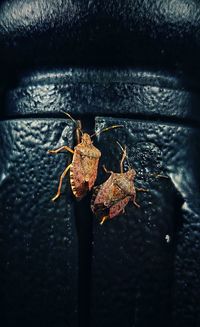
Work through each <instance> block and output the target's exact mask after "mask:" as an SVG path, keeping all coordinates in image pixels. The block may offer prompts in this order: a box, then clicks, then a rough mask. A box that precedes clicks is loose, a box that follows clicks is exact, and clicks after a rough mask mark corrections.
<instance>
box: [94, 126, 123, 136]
mask: <svg viewBox="0 0 200 327" xmlns="http://www.w3.org/2000/svg"><path fill="white" fill-rule="evenodd" d="M120 127H124V125H113V126H109V127H106V128H103V129H101V130H100V131H98V132H96V133H94V134H92V135H90V137H91V138H92V137H94V136H97V135H99V134H101V133H103V132H107V131H109V130H110V129H114V128H120Z"/></svg>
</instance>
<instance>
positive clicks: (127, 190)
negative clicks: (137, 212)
mask: <svg viewBox="0 0 200 327" xmlns="http://www.w3.org/2000/svg"><path fill="white" fill-rule="evenodd" d="M125 158H126V148H125V149H123V155H122V159H121V162H120V173H114V172H113V171H108V170H107V169H106V168H105V166H104V170H105V171H106V173H109V174H111V175H110V177H109V178H108V179H107V180H106V181H105V182H104V183H103V184H101V185H100V186H97V187H95V188H94V194H93V198H92V201H91V209H92V212H93V213H94V214H96V215H97V216H99V215H100V218H101V222H100V224H103V223H104V221H105V220H107V219H112V218H114V217H116V216H118V215H119V214H120V213H123V212H124V208H125V207H126V205H127V204H128V202H129V201H133V204H134V205H135V206H136V207H137V208H139V207H140V205H139V204H138V203H137V202H136V191H141V192H147V190H145V189H143V188H137V187H135V186H134V178H135V176H136V171H135V170H134V169H129V170H128V171H127V172H123V162H124V160H125ZM105 212H106V213H105Z"/></svg>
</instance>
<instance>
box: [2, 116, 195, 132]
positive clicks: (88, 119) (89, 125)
mask: <svg viewBox="0 0 200 327" xmlns="http://www.w3.org/2000/svg"><path fill="white" fill-rule="evenodd" d="M95 117H109V118H122V119H124V120H126V119H133V120H137V121H146V122H151V123H160V124H169V125H179V126H186V127H194V128H199V127H200V121H198V120H197V119H196V120H194V119H192V118H188V117H187V118H180V117H175V116H164V115H162V116H161V115H151V114H137V113H125V114H119V113H116V114H115V113H104V114H103V115H98V114H97V113H96V112H95V113H90V114H85V113H83V114H77V115H76V114H75V115H74V114H73V118H74V119H76V120H78V119H79V120H81V122H82V127H83V131H85V130H87V132H88V133H89V131H93V130H94V120H95ZM61 118H63V119H66V118H65V117H64V114H63V113H62V112H61V113H59V112H58V113H55V112H54V113H51V112H46V113H37V114H33V113H31V114H14V115H7V116H6V115H4V116H3V117H2V118H1V119H0V121H5V120H24V119H61Z"/></svg>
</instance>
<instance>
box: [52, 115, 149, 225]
mask: <svg viewBox="0 0 200 327" xmlns="http://www.w3.org/2000/svg"><path fill="white" fill-rule="evenodd" d="M65 114H66V115H67V116H68V117H70V118H71V119H72V120H73V121H74V122H75V123H76V126H77V127H76V135H77V145H76V146H75V147H74V149H73V150H72V149H71V148H69V147H68V146H66V145H64V146H62V147H60V148H58V149H56V150H49V151H48V152H49V153H53V154H57V153H59V152H62V151H68V152H70V153H72V154H73V158H72V162H71V163H70V164H69V165H68V166H67V167H66V169H65V170H64V172H63V173H62V175H61V176H60V181H59V185H58V191H57V193H56V195H55V196H54V197H53V199H52V201H55V200H56V199H57V198H58V197H59V196H60V194H61V187H62V182H63V179H64V177H65V176H66V174H67V172H68V171H69V170H70V184H71V189H72V192H73V194H74V196H75V197H76V199H77V200H81V199H82V198H83V197H84V196H85V195H86V194H87V192H88V191H90V190H91V189H92V188H93V186H94V184H95V181H96V178H97V172H98V164H99V159H100V157H101V152H100V150H99V149H97V148H96V147H95V146H94V145H93V142H92V137H93V136H95V135H98V134H100V133H102V132H105V131H108V130H110V129H113V128H118V127H123V126H122V125H114V126H110V127H108V128H105V129H103V130H101V131H100V132H97V133H94V134H93V135H91V136H90V135H89V134H87V133H83V132H82V128H81V123H80V121H75V120H74V119H73V118H72V117H71V116H70V115H69V114H68V113H65ZM122 150H123V155H122V159H121V162H120V173H114V172H112V171H108V170H107V169H106V168H105V166H104V170H105V171H106V172H107V173H109V174H110V177H109V178H108V179H107V181H105V182H104V183H103V184H101V185H100V186H97V187H95V188H94V194H93V197H92V201H91V209H92V212H93V213H94V214H96V215H98V216H99V215H100V219H101V224H103V223H104V221H105V220H107V219H112V218H114V217H116V216H118V215H119V214H120V213H122V212H123V211H124V208H125V206H126V205H127V204H128V202H129V201H133V203H134V205H135V206H136V207H139V205H138V204H137V202H136V191H146V190H144V189H142V188H140V189H138V188H136V187H135V186H134V178H135V175H136V172H135V170H134V169H129V170H128V171H127V172H124V171H123V162H124V160H125V158H126V148H125V149H123V148H122ZM105 212H106V214H105Z"/></svg>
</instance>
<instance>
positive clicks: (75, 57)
mask: <svg viewBox="0 0 200 327" xmlns="http://www.w3.org/2000/svg"><path fill="white" fill-rule="evenodd" d="M199 28H200V4H199V1H197V0H192V1H191V0H190V1H189V0H185V1H182V0H175V1H171V0H165V1H163V0H156V1H155V0H147V1H146V0H145V1H143V0H137V1H132V0H117V1H109V2H108V1H105V0H103V1H102V0H101V1H98V0H85V1H82V0H79V1H68V0H64V1H63V0H62V1H61V0H59V1H57V0H55V1H54V0H52V1H47V0H42V1H32V0H29V1H24V0H15V1H6V0H5V1H2V2H1V6H0V47H1V53H2V57H3V60H4V62H7V61H8V60H11V62H17V63H19V62H20V63H21V64H22V65H27V64H28V63H34V64H41V63H43V64H47V63H49V62H51V63H55V64H58V63H60V62H62V63H66V64H70V63H75V64H81V65H82V64H86V63H87V64H92V63H110V64H113V63H121V64H123V65H127V64H129V63H130V64H134V65H135V64H136V63H137V64H142V65H147V64H153V65H162V66H165V67H167V66H170V67H182V66H183V67H184V66H186V67H194V66H198V67H199V60H198V58H199V53H200V35H199ZM146 51H148V55H146ZM188 56H191V57H192V60H188Z"/></svg>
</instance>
